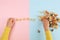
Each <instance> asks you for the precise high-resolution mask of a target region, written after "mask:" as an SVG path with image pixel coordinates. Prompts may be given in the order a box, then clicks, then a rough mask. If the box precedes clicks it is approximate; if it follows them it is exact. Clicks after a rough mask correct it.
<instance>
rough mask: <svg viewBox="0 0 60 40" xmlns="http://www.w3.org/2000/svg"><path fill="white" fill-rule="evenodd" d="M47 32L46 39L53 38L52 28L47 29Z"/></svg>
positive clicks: (50, 39)
mask: <svg viewBox="0 0 60 40" xmlns="http://www.w3.org/2000/svg"><path fill="white" fill-rule="evenodd" d="M45 33H46V40H53V39H52V34H51V32H50V30H47V31H45Z"/></svg>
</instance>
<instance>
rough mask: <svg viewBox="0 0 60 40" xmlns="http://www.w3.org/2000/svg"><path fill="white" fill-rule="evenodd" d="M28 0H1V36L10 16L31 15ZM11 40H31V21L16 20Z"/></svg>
mask: <svg viewBox="0 0 60 40" xmlns="http://www.w3.org/2000/svg"><path fill="white" fill-rule="evenodd" d="M28 4H29V1H28V0H0V37H1V35H2V33H3V31H4V28H5V25H6V23H7V20H8V18H10V17H13V18H24V17H25V18H26V17H29V14H28V12H29V10H28V9H29V5H28ZM10 40H29V21H22V22H20V21H18V22H17V21H16V25H15V27H14V28H13V30H12V34H11V37H10Z"/></svg>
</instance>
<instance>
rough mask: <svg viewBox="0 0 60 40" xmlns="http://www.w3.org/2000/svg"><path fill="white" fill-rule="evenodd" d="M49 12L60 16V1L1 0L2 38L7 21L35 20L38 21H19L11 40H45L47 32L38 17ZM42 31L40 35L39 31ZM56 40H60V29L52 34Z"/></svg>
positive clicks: (0, 28)
mask: <svg viewBox="0 0 60 40" xmlns="http://www.w3.org/2000/svg"><path fill="white" fill-rule="evenodd" d="M43 10H49V11H54V12H56V13H58V14H59V15H60V0H0V37H1V35H2V33H3V31H4V28H5V25H6V23H7V19H8V18H10V17H13V18H26V17H30V18H35V19H36V21H21V22H20V21H18V22H16V25H15V27H14V28H13V30H12V34H11V37H10V40H45V32H44V29H43V25H42V22H40V21H39V19H38V16H39V15H41V14H40V13H39V11H43ZM38 29H40V31H41V32H40V33H38V32H37V30H38ZM52 36H53V39H54V40H60V27H59V28H58V29H57V30H55V31H54V32H52Z"/></svg>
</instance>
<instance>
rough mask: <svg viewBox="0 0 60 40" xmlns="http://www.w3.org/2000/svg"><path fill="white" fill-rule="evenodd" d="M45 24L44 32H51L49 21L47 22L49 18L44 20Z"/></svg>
mask: <svg viewBox="0 0 60 40" xmlns="http://www.w3.org/2000/svg"><path fill="white" fill-rule="evenodd" d="M42 22H43V26H44V30H45V31H46V30H49V21H48V20H47V18H44V19H42Z"/></svg>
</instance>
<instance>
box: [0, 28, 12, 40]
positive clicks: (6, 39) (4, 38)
mask: <svg viewBox="0 0 60 40" xmlns="http://www.w3.org/2000/svg"><path fill="white" fill-rule="evenodd" d="M10 30H11V28H10V27H6V28H5V30H4V32H3V35H2V37H1V40H8V37H9V33H10Z"/></svg>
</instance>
